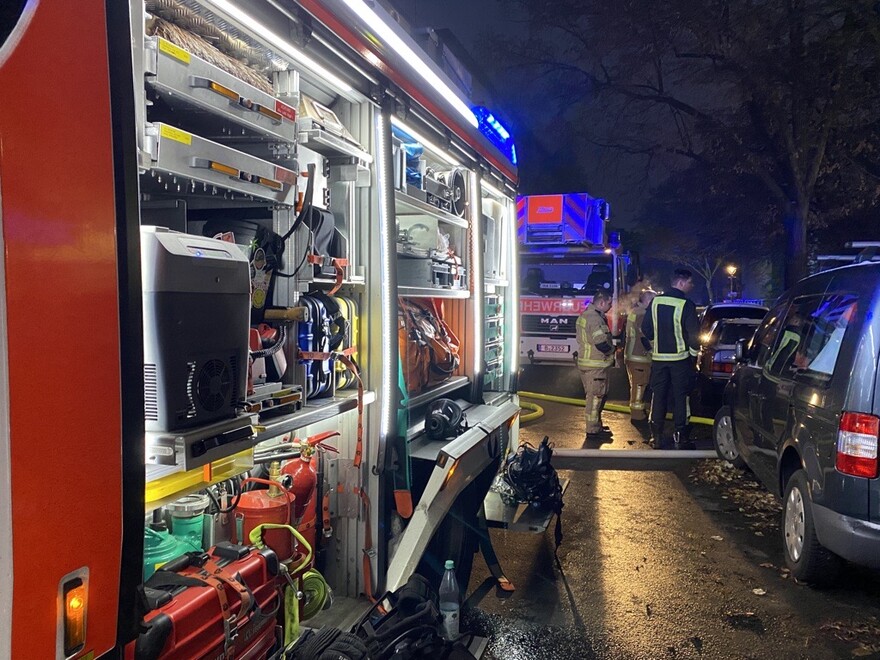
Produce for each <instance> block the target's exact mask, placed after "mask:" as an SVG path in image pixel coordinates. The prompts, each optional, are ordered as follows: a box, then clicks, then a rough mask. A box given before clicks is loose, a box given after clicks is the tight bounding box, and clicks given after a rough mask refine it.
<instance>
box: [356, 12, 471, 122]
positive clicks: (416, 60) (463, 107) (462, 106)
mask: <svg viewBox="0 0 880 660" xmlns="http://www.w3.org/2000/svg"><path fill="white" fill-rule="evenodd" d="M343 2H345V4H346V5H348V6H349V7H350V8H351V10H352V11H353V12H354V13H355V14H357V15H358V17H360V19H361V20H363V21H364V22H365V23H366V24H367V25H368V26H369V27H370V29H372V30H373V31H374V32H376V34H377V35H378V37H379V38H380V39H382V41H384V42H385V43H386V44H387V45H388V46H390V47H391V48H393V49H394V50H395V51H396V52H397V54H398V55H400V56H401V57H403V58H404V59H405V60H406V61H407V62H408V63H409V65H410V66H411V67H412V68H413V69H415V70H416V73H418V74H419V75H420V76H421V77H422V78H423V79H424V80H425V82H427V83H428V84H429V85H430V86H431V87H433V88H434V89H435V90H436V91H437V92H438V93H439V94H441V95H442V96H443V97H444V98H445V99H446V100H447V101H448V102H449V103H450V104H451V105H452V107H453V108H455V109H456V110H457V111H458V112H459V113H461V116H462V117H464V118H465V119H466V120H467V122H468V123H469V124H470V125H471V126H473V127H474V128H477V127H478V126H479V123H478V122H477V118H476V117H475V116H474V113H473V112H472V111H471V109H470V108H469V107H468V106H467V104H466V103H465V102H464V101H462V100H461V98H459V96H458V94H456V93H455V92H454V91H453V90H452V89H451V88H450V87H449V85H447V84H446V83H445V82H443V81H442V80H441V79H440V76H438V75H437V74H436V73H434V71H433V70H432V69H431V67H429V66H428V64H427V63H426V62H425V60H424V59H423V57H420V56H419V55H418V54H417V53H416V52H415V51H414V50H413V49H412V48H410V47H409V46H408V45H407V44H406V43H405V42H404V41H403V39H401V38H400V37H399V36H398V35H397V33H396V32H394V30H392V29H391V27H390V26H389V25H388V24H387V23H385V21H383V20H382V19H381V18H380V17H379V15H378V14H376V12H374V11H373V10H372V9H370V8H369V7H368V6H367V5H366V4H365V3H364V1H363V0H343ZM413 137H415V136H413Z"/></svg>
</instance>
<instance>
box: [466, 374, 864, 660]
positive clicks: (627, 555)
mask: <svg viewBox="0 0 880 660" xmlns="http://www.w3.org/2000/svg"><path fill="white" fill-rule="evenodd" d="M551 387H552V384H551ZM562 387H565V385H564V384H563V385H562ZM545 389H546V388H545ZM557 391H558V390H557ZM558 393H560V394H568V395H570V394H571V393H572V392H571V391H567V392H563V391H558ZM540 403H541V405H542V406H544V409H545V415H544V417H543V418H542V419H541V420H538V421H536V422H534V423H532V424H531V425H529V426H526V427H525V428H524V429H523V431H522V439H524V440H529V441H531V442H539V441H540V439H541V438H542V437H543V436H544V435H545V434H546V435H549V436H550V438H551V440H552V441H553V443H554V444H555V445H556V446H557V447H567V448H577V447H582V446H584V435H583V429H584V422H583V411H582V409H579V408H575V407H573V406H565V405H559V404H554V403H544V402H540ZM605 423H606V424H608V425H610V426H611V428H612V430H613V432H614V437H613V442H610V443H607V444H604V445H603V446H602V448H603V449H612V448H613V449H632V448H639V449H643V448H645V445H643V444H641V442H640V440H641V437H640V435H639V433H638V431H636V430H635V429H634V428H633V427H632V426H631V425H630V423H629V420H628V417H627V416H625V415H621V414H614V413H606V415H605ZM704 433H705V431H704ZM562 476H567V477H569V478H570V479H571V484H570V486H569V488H568V491H567V493H566V496H565V509H564V513H563V532H564V535H565V538H564V541H563V544H562V547H561V548H560V549H559V553H558V556H559V565H558V566H557V565H556V563H555V561H554V556H553V534H552V528H551V530H548V531H547V532H546V533H544V534H528V533H522V532H510V531H506V530H492V539H493V543H494V545H495V548H496V550H497V552H498V555H499V558H500V561H501V564H502V566H503V567H504V569H505V572H506V574H507V577H508V578H509V579H510V580H511V581H512V582H513V583H514V584H515V586H516V591H515V593H514V594H512V595H510V596H509V597H507V598H503V597H501V596H500V595H499V594H498V593H496V591H495V589H494V588H493V585H492V583H491V580H489V574H488V571H487V570H486V567H485V565H484V564H483V563H482V562H481V560H480V559H479V557H478V558H477V560H476V561H475V564H474V574H473V577H472V578H471V583H470V592H469V594H470V595H469V600H468V606H469V610H468V611H467V612H466V613H465V618H464V623H465V627H466V628H470V629H471V630H472V631H473V632H477V633H479V634H483V635H485V636H487V637H488V638H489V640H490V642H489V648H488V651H487V653H486V656H485V657H486V658H498V659H502V658H503V659H504V660H519V659H523V660H525V659H528V660H539V659H543V658H547V659H554V660H562V659H567V658H585V659H586V658H811V659H812V658H817V659H821V658H838V657H844V658H846V657H880V623H878V619H880V598H878V594H880V578H878V575H877V574H874V573H872V572H870V571H865V570H861V569H848V570H847V571H846V572H845V573H844V576H843V578H842V582H841V586H840V587H838V588H835V589H831V590H828V591H815V590H813V589H811V588H809V587H807V586H805V585H800V584H797V583H796V582H795V581H794V580H793V579H792V578H790V576H789V575H788V574H787V572H786V571H785V570H783V569H782V568H781V567H784V561H783V557H782V551H781V547H780V542H779V540H778V522H777V517H778V516H777V511H778V510H777V509H776V508H774V507H776V506H777V505H776V504H775V502H774V500H773V499H772V498H771V497H769V496H768V495H767V494H766V493H765V492H764V491H763V489H761V487H760V486H759V485H758V484H756V483H755V482H754V480H752V479H751V478H750V477H749V476H748V475H747V474H746V475H743V474H741V473H739V472H737V471H736V470H734V468H732V467H731V466H729V465H728V464H724V463H721V462H720V461H717V462H716V461H706V462H704V463H703V464H692V465H689V466H682V468H681V469H680V470H677V471H675V472H610V471H604V472H571V471H565V472H563V473H562Z"/></svg>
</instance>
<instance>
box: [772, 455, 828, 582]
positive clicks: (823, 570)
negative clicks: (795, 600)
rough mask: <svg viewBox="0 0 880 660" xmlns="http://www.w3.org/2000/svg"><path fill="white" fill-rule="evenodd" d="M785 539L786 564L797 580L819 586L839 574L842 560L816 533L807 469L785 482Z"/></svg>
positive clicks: (783, 510) (783, 524)
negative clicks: (821, 542) (825, 545)
mask: <svg viewBox="0 0 880 660" xmlns="http://www.w3.org/2000/svg"><path fill="white" fill-rule="evenodd" d="M782 541H783V543H782V545H783V550H784V551H785V563H786V564H787V565H788V568H789V569H790V570H791V574H792V575H793V576H794V577H796V578H797V579H798V580H800V581H802V582H809V583H811V584H814V585H816V586H827V585H829V584H831V583H832V582H833V581H834V579H835V578H836V577H837V574H838V572H839V571H840V567H841V564H842V560H841V559H840V557H838V556H837V555H835V554H834V553H833V552H831V551H830V550H827V549H826V548H824V547H823V546H822V544H820V543H819V539H818V538H817V536H816V528H815V526H814V525H813V501H812V499H811V497H810V490H809V487H808V484H807V473H806V472H805V471H804V470H798V471H797V472H795V473H794V474H793V475H791V478H790V479H789V480H788V483H787V484H786V485H785V499H784V500H783V503H782Z"/></svg>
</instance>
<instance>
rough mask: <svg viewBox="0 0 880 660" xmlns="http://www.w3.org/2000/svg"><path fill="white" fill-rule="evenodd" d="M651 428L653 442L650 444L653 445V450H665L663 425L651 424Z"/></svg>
mask: <svg viewBox="0 0 880 660" xmlns="http://www.w3.org/2000/svg"><path fill="white" fill-rule="evenodd" d="M650 428H651V441H650V442H649V443H648V444H649V445H651V449H663V425H662V424H656V423H654V422H651V423H650Z"/></svg>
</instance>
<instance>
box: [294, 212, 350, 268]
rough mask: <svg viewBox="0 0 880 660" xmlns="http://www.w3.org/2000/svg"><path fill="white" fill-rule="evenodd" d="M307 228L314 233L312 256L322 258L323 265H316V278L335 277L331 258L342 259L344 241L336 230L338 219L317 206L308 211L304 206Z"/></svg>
mask: <svg viewBox="0 0 880 660" xmlns="http://www.w3.org/2000/svg"><path fill="white" fill-rule="evenodd" d="M303 211H304V213H305V223H306V226H307V227H308V228H309V229H311V231H312V245H311V248H310V252H311V254H313V255H314V256H316V257H321V258H322V261H321V263H317V264H315V265H314V275H315V277H335V276H336V268H335V267H334V266H333V264H332V263H331V262H330V259H331V258H341V257H344V256H345V255H344V254H343V253H342V252H343V248H342V241H341V240H340V234H339V230H338V229H337V228H336V218H335V217H334V216H333V214H332V213H331V212H330V211H328V210H326V209H322V208H318V207H317V206H310V207H309V208H308V210H306V209H305V205H303Z"/></svg>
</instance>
